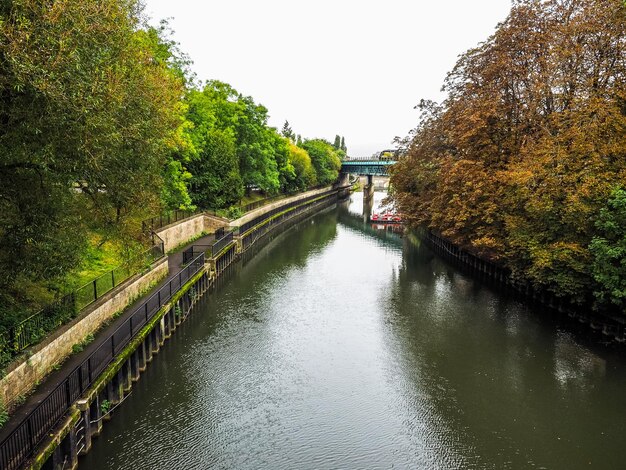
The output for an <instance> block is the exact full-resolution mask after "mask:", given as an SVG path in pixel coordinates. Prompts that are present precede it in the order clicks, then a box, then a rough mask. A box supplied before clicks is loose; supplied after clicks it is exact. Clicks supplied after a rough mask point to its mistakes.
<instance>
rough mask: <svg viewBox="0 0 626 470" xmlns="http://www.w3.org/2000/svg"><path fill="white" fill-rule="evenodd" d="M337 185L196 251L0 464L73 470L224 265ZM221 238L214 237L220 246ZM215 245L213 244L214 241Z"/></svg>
mask: <svg viewBox="0 0 626 470" xmlns="http://www.w3.org/2000/svg"><path fill="white" fill-rule="evenodd" d="M340 191H341V189H339V190H337V189H334V190H330V191H328V192H326V193H323V194H318V195H315V196H311V197H308V198H305V199H302V200H300V201H297V203H293V202H292V203H288V204H285V206H282V207H279V208H277V209H275V210H273V211H271V212H269V213H266V214H263V215H261V216H259V217H258V218H257V219H254V220H252V221H250V222H248V223H246V227H245V231H243V232H240V234H239V235H238V236H233V235H232V233H231V234H229V237H230V238H229V239H227V240H226V239H223V240H221V241H222V242H224V241H225V242H226V243H221V244H219V251H218V252H216V253H213V252H211V253H210V254H209V252H208V251H207V252H201V253H200V254H198V255H197V256H196V254H195V253H194V252H193V250H192V253H194V257H193V259H192V260H191V262H189V263H188V264H187V265H186V267H185V268H184V269H183V270H182V271H181V272H180V273H179V275H178V276H177V277H174V278H173V279H172V280H171V281H170V282H169V283H168V284H166V285H165V286H163V287H161V288H160V289H159V290H158V291H157V292H155V293H154V294H153V295H152V296H150V297H149V298H148V299H147V300H146V301H145V302H144V303H142V304H141V305H140V306H139V307H138V308H137V309H136V310H135V311H134V312H133V314H132V315H130V316H129V318H128V319H127V320H126V321H125V322H124V323H123V324H122V325H121V326H120V327H119V328H118V329H117V330H116V331H115V332H113V334H112V335H111V336H110V337H109V338H106V339H105V340H104V341H103V342H102V344H101V345H100V346H99V347H98V349H97V350H96V351H95V352H94V353H93V354H92V355H91V356H90V357H89V358H88V359H87V360H85V361H84V362H83V363H82V364H81V365H80V366H79V367H77V368H76V369H75V370H74V371H72V372H71V373H70V375H69V376H68V377H67V378H66V379H65V380H64V381H63V382H62V383H61V384H60V385H59V386H58V387H57V389H55V390H54V391H53V392H52V393H51V394H50V395H49V396H48V397H47V398H46V399H44V400H43V401H42V403H41V404H40V405H39V406H38V407H37V408H36V409H35V410H33V412H31V413H30V414H29V416H27V417H26V418H25V419H24V420H23V421H22V423H21V424H20V425H19V426H18V427H17V428H16V429H15V430H14V432H12V434H10V435H9V436H8V437H7V438H6V439H5V440H4V441H3V442H2V443H0V468H1V469H3V470H4V469H6V470H17V469H20V468H32V469H40V468H42V469H53V470H57V469H73V468H76V467H77V466H78V456H79V455H83V454H85V453H87V452H89V450H90V448H91V444H92V439H93V438H94V437H96V436H98V434H99V433H100V431H101V429H102V426H103V423H104V422H105V421H107V420H109V419H110V418H111V416H112V414H113V412H114V411H115V410H116V409H117V407H118V406H120V405H121V404H122V402H123V401H124V399H125V397H126V396H128V394H129V393H130V391H131V388H132V383H133V382H135V381H137V380H139V377H140V375H141V372H143V371H144V370H145V369H146V367H147V366H148V364H149V363H150V362H151V361H152V360H153V359H154V356H155V355H156V354H157V353H158V352H159V349H160V347H161V346H162V345H163V344H164V342H165V341H166V340H167V339H168V338H170V337H171V336H172V334H173V333H174V332H175V331H176V329H177V326H178V325H180V324H181V323H182V322H183V321H184V320H185V318H186V317H187V316H188V315H189V314H190V313H191V311H192V308H193V306H194V305H195V304H196V303H197V302H198V300H199V299H200V298H201V297H202V295H204V294H205V293H206V292H207V291H209V290H210V289H212V288H214V287H215V283H216V281H218V280H220V277H221V276H222V274H223V273H224V272H225V271H226V270H227V268H228V267H229V266H230V265H231V264H232V263H233V262H234V261H236V260H237V259H238V258H239V257H240V256H241V255H242V254H243V253H245V252H246V251H247V250H248V249H249V248H250V247H251V246H252V245H254V243H255V242H256V241H257V240H259V239H260V238H262V237H264V236H265V235H266V234H268V233H270V232H271V231H273V230H275V229H276V228H278V227H281V226H283V225H286V222H287V221H290V222H294V221H297V220H300V219H302V218H304V217H306V216H308V215H310V214H312V213H314V212H316V211H319V210H321V209H323V208H325V207H328V206H330V205H332V204H335V203H336V202H337V199H338V197H339V192H340ZM218 243H219V242H217V243H216V245H218ZM214 246H215V245H214Z"/></svg>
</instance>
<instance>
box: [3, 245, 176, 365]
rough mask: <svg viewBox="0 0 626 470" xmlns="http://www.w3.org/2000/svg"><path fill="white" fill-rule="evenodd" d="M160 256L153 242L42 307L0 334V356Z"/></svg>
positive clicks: (27, 343)
mask: <svg viewBox="0 0 626 470" xmlns="http://www.w3.org/2000/svg"><path fill="white" fill-rule="evenodd" d="M162 256H164V253H163V245H162V244H158V245H154V246H153V247H151V248H150V249H148V250H146V251H144V252H143V253H141V254H140V255H139V256H137V257H135V258H134V259H133V260H131V261H130V262H129V263H126V264H124V265H122V266H118V267H117V268H115V269H113V270H111V271H109V272H107V273H105V274H103V275H101V276H99V277H97V278H96V279H94V280H93V281H90V282H89V283H87V284H85V285H84V286H82V287H79V288H78V289H76V290H75V291H72V292H70V293H69V294H67V295H65V296H63V297H62V298H61V299H59V300H58V301H56V302H53V303H52V304H50V305H47V306H45V307H44V308H42V309H41V310H39V311H38V312H36V313H34V314H33V315H31V316H29V317H28V318H26V319H24V320H22V321H21V322H19V323H18V324H17V325H15V326H13V327H11V328H10V329H9V330H8V331H4V332H2V333H1V334H0V357H2V358H6V359H7V360H10V358H12V357H15V356H16V355H17V354H19V353H20V352H21V351H23V350H24V349H26V348H28V347H29V346H32V345H34V344H37V343H38V342H39V341H41V340H42V339H43V338H44V337H45V336H46V335H47V334H48V333H50V332H51V331H53V330H54V329H55V328H58V327H59V326H61V325H63V324H64V323H66V322H68V321H69V320H71V319H72V318H73V317H75V316H76V314H77V313H78V312H80V311H81V310H83V309H84V308H85V307H87V306H89V305H91V304H92V303H94V302H95V301H96V300H98V299H99V298H101V297H102V296H103V295H105V294H106V293H108V292H110V291H111V290H113V289H114V288H115V287H117V286H119V285H120V284H122V283H123V282H124V281H126V280H127V279H129V278H130V277H132V276H134V275H135V274H137V273H139V272H141V271H142V270H143V269H145V268H146V267H148V266H149V265H150V264H152V263H153V262H154V261H156V260H157V259H159V258H161V257H162Z"/></svg>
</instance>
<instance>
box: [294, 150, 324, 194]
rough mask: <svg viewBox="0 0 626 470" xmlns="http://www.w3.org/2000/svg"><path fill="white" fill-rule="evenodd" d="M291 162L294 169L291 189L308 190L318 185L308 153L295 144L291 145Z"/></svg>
mask: <svg viewBox="0 0 626 470" xmlns="http://www.w3.org/2000/svg"><path fill="white" fill-rule="evenodd" d="M289 161H290V163H291V165H292V167H293V169H294V175H295V178H294V183H293V186H292V188H290V189H301V190H304V189H307V188H309V187H311V186H315V185H316V184H317V176H316V174H315V168H313V164H312V163H311V157H310V156H309V154H308V152H307V151H306V150H304V149H303V148H300V147H298V146H296V145H294V144H293V143H289Z"/></svg>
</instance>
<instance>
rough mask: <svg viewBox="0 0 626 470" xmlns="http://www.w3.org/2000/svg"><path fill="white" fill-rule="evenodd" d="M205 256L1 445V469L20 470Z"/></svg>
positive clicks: (101, 347) (104, 344)
mask: <svg viewBox="0 0 626 470" xmlns="http://www.w3.org/2000/svg"><path fill="white" fill-rule="evenodd" d="M204 259H205V258H204V253H202V254H200V255H199V256H198V257H197V258H195V259H194V260H193V261H192V262H191V263H190V264H189V265H188V266H187V267H186V268H184V269H182V270H181V271H180V272H179V273H178V275H177V276H174V277H173V278H172V279H171V280H170V281H169V282H168V283H167V284H165V285H164V286H163V287H161V288H160V289H159V290H158V291H157V292H155V293H154V294H153V295H152V296H151V297H149V298H148V299H147V300H146V301H145V302H143V303H142V304H141V305H140V306H139V307H137V308H136V309H135V311H134V312H133V314H132V315H131V316H130V317H129V318H128V319H127V320H126V321H125V322H124V323H122V324H121V325H120V326H119V327H118V328H117V329H116V330H115V331H114V332H113V333H112V334H111V335H110V336H109V337H107V338H106V339H104V341H102V342H101V343H100V345H99V346H98V348H97V349H95V350H94V351H93V352H92V353H91V354H90V355H89V357H88V358H87V359H86V360H85V361H84V362H83V363H81V364H80V365H79V366H78V367H76V368H75V369H74V370H73V371H72V372H71V373H70V374H69V375H68V376H67V378H66V379H65V380H64V381H63V382H62V383H60V384H59V385H58V386H57V387H56V388H55V389H54V390H52V391H51V392H50V393H49V394H48V396H47V397H46V398H44V399H43V400H42V401H41V402H40V404H39V405H38V406H37V408H35V409H34V410H33V411H31V412H30V413H29V414H28V416H27V417H26V418H24V419H23V420H22V422H21V423H20V424H19V425H18V426H17V427H16V428H15V429H14V430H13V432H12V433H11V434H10V435H9V436H7V437H6V438H5V439H4V440H3V441H2V443H0V468H2V469H5V470H17V469H18V468H20V467H21V466H22V464H23V463H24V461H25V460H26V459H27V458H28V457H30V456H31V455H32V453H33V451H34V450H35V449H36V447H37V446H38V445H39V444H40V443H41V441H42V440H43V439H44V438H45V437H46V436H47V434H48V432H49V430H50V429H51V428H52V427H54V426H55V424H56V423H57V422H58V421H59V420H60V419H61V418H62V417H63V415H64V414H65V413H66V412H67V410H68V409H69V408H70V406H71V405H72V403H74V401H76V400H77V399H78V398H79V397H80V396H81V395H82V394H83V393H84V392H85V391H86V390H87V389H88V388H89V386H91V384H92V383H93V382H94V380H96V379H97V378H98V376H99V375H100V374H101V373H102V372H103V371H104V370H105V369H106V367H107V366H108V365H109V364H110V363H111V361H112V360H113V358H114V357H115V355H116V354H118V353H119V352H120V351H121V350H122V349H124V348H125V347H126V346H127V345H128V343H129V342H130V340H131V339H132V338H133V337H134V336H135V335H136V334H137V333H138V332H139V331H140V330H141V328H142V327H143V326H145V325H146V324H147V323H148V322H149V321H150V320H151V319H152V317H153V316H154V315H155V314H156V312H157V311H158V310H159V309H160V308H161V307H162V306H163V305H164V304H165V303H167V302H168V301H169V300H170V299H171V298H172V296H173V295H174V294H176V293H177V292H178V291H179V290H180V288H181V287H182V286H183V285H184V284H185V283H186V282H187V281H188V280H189V279H190V278H192V277H193V276H195V275H196V274H197V273H198V272H200V270H201V269H202V267H203V266H204Z"/></svg>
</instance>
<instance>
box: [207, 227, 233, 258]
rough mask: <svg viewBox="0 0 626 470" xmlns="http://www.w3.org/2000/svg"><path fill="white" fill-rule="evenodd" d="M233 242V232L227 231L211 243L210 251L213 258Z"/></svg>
mask: <svg viewBox="0 0 626 470" xmlns="http://www.w3.org/2000/svg"><path fill="white" fill-rule="evenodd" d="M232 242H233V232H232V231H230V232H227V233H225V234H224V236H223V237H222V238H220V239H219V240H216V241H215V243H213V244H212V245H211V251H210V256H211V258H213V257H215V256H216V255H218V254H219V252H220V251H222V250H223V249H224V248H226V247H227V246H228V245H230V244H231V243H232Z"/></svg>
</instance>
